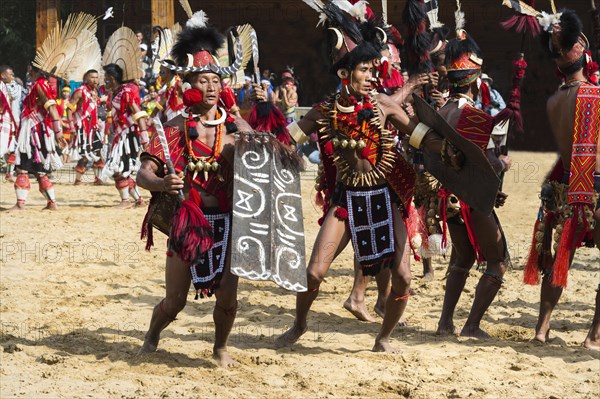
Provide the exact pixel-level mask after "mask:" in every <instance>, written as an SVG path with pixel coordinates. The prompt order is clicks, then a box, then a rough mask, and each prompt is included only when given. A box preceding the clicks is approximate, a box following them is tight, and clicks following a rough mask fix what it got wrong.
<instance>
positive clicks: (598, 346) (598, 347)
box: [582, 337, 600, 351]
mask: <svg viewBox="0 0 600 399" xmlns="http://www.w3.org/2000/svg"><path fill="white" fill-rule="evenodd" d="M582 345H583V347H584V348H588V349H592V350H595V351H600V342H599V341H592V340H591V339H590V338H589V337H586V339H585V341H583V344H582Z"/></svg>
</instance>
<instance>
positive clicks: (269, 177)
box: [231, 134, 307, 292]
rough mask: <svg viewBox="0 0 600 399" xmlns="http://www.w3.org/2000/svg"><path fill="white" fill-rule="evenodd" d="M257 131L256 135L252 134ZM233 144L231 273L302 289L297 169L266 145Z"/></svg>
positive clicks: (301, 224)
mask: <svg viewBox="0 0 600 399" xmlns="http://www.w3.org/2000/svg"><path fill="white" fill-rule="evenodd" d="M257 135H260V134H257ZM257 137H258V140H254V139H252V138H251V139H250V141H249V142H248V141H245V142H243V143H242V142H240V140H238V141H237V142H236V152H235V158H234V184H233V223H232V240H231V251H232V252H231V253H232V257H231V272H232V273H233V274H235V275H237V276H240V277H243V278H246V279H249V280H261V281H264V280H273V281H274V282H275V283H276V284H277V285H279V286H281V287H283V288H285V289H286V290H289V291H296V292H303V291H306V287H307V283H306V257H305V252H304V218H303V215H302V196H301V194H300V173H299V172H298V171H295V170H293V169H292V168H288V167H286V166H284V165H285V164H286V162H282V159H281V158H280V157H279V156H276V155H274V153H280V152H278V151H276V152H274V151H273V150H272V146H271V143H269V142H267V143H265V142H264V141H263V140H261V139H260V136H257Z"/></svg>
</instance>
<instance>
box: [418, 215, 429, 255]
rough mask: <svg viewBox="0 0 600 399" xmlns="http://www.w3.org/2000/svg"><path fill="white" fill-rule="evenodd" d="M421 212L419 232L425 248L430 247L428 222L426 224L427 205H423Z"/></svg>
mask: <svg viewBox="0 0 600 399" xmlns="http://www.w3.org/2000/svg"><path fill="white" fill-rule="evenodd" d="M418 212H419V218H421V222H422V223H421V226H420V227H421V231H419V234H421V237H423V242H422V243H421V246H422V247H423V248H425V249H428V248H429V230H428V229H427V224H426V220H427V207H426V206H425V205H423V206H421V207H420V208H419V210H418Z"/></svg>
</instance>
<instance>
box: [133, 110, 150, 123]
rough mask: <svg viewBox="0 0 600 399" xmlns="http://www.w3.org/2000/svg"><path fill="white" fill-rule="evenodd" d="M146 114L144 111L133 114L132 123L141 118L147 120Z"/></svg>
mask: <svg viewBox="0 0 600 399" xmlns="http://www.w3.org/2000/svg"><path fill="white" fill-rule="evenodd" d="M147 117H148V114H147V113H146V111H138V112H136V113H135V114H133V120H134V121H136V122H137V121H139V120H140V119H142V118H147Z"/></svg>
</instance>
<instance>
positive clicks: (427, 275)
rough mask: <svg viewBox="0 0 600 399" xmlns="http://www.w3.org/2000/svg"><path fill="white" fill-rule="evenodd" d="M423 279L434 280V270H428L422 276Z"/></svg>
mask: <svg viewBox="0 0 600 399" xmlns="http://www.w3.org/2000/svg"><path fill="white" fill-rule="evenodd" d="M421 281H433V272H428V273H425V274H424V275H423V276H422V277H421Z"/></svg>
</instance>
